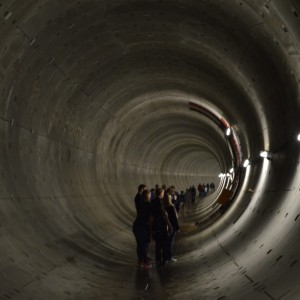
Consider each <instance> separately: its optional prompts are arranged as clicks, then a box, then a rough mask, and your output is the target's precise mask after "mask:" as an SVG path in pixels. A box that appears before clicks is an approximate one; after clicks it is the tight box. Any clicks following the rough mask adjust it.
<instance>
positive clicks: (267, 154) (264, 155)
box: [219, 127, 300, 177]
mask: <svg viewBox="0 0 300 300" xmlns="http://www.w3.org/2000/svg"><path fill="white" fill-rule="evenodd" d="M225 134H226V136H230V134H231V129H230V127H227V128H226V130H225ZM297 141H298V142H300V133H299V134H298V135H297ZM259 156H260V157H262V158H266V159H268V160H270V159H271V158H272V153H271V152H268V151H260V154H259ZM249 165H250V160H249V159H246V160H245V161H244V163H243V167H244V168H247V167H248V166H249ZM233 171H234V170H233V168H232V169H230V171H229V172H230V173H233ZM230 176H231V175H230V174H229V173H227V174H223V173H221V174H220V175H219V177H230Z"/></svg>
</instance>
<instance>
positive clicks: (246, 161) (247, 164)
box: [243, 159, 250, 168]
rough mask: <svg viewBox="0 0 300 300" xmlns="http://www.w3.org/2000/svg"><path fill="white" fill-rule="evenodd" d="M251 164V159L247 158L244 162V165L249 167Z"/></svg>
mask: <svg viewBox="0 0 300 300" xmlns="http://www.w3.org/2000/svg"><path fill="white" fill-rule="evenodd" d="M249 165H250V161H249V159H246V160H245V161H244V163H243V167H244V168H247V167H248V166H249Z"/></svg>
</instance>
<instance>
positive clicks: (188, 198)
mask: <svg viewBox="0 0 300 300" xmlns="http://www.w3.org/2000/svg"><path fill="white" fill-rule="evenodd" d="M191 198H192V196H191V193H190V191H189V190H188V189H186V191H185V193H184V203H185V205H186V210H189V209H190V203H191Z"/></svg>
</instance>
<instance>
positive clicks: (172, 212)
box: [166, 195, 179, 262]
mask: <svg viewBox="0 0 300 300" xmlns="http://www.w3.org/2000/svg"><path fill="white" fill-rule="evenodd" d="M166 212H167V214H168V217H169V221H170V223H171V225H172V228H173V232H172V234H170V235H169V236H168V239H167V261H168V262H175V261H177V259H176V258H175V257H173V245H174V240H175V236H176V233H177V232H178V230H179V225H178V215H177V211H176V209H175V206H174V204H173V203H172V196H171V195H169V196H168V200H167V203H166Z"/></svg>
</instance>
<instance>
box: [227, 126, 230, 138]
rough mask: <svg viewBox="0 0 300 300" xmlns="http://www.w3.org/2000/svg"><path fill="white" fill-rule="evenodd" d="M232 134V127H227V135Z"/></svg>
mask: <svg viewBox="0 0 300 300" xmlns="http://www.w3.org/2000/svg"><path fill="white" fill-rule="evenodd" d="M230 134H231V129H230V128H229V127H228V128H227V129H226V135H227V136H230Z"/></svg>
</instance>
